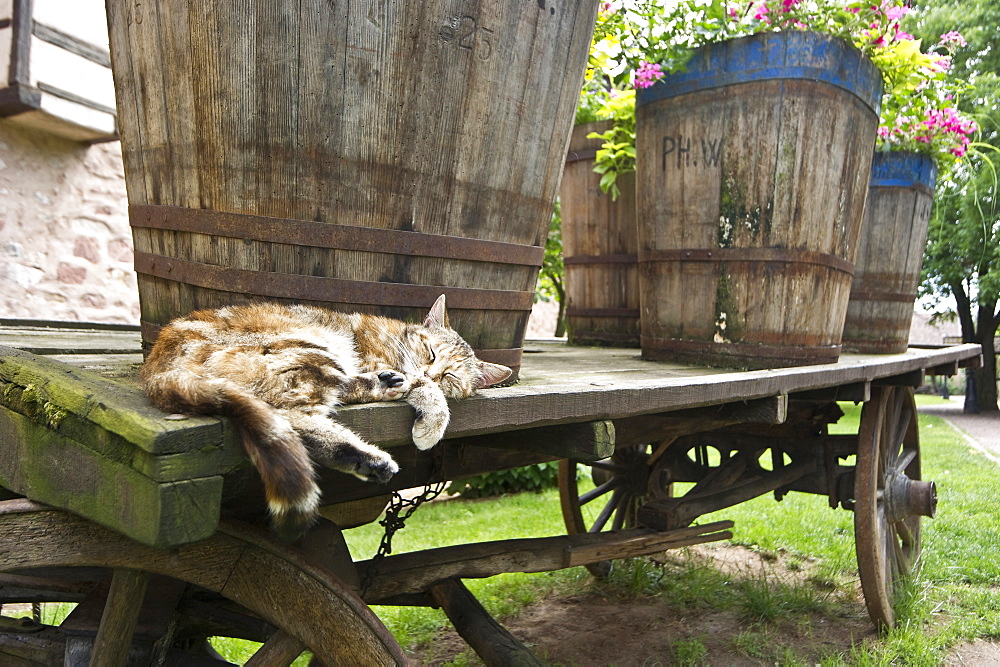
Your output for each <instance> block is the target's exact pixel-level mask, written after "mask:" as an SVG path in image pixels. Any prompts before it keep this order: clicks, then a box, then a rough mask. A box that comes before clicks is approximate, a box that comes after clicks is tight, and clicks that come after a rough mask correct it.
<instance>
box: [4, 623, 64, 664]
mask: <svg viewBox="0 0 1000 667" xmlns="http://www.w3.org/2000/svg"><path fill="white" fill-rule="evenodd" d="M64 650H65V640H64V638H63V636H62V634H60V632H59V631H58V630H56V629H55V628H47V629H45V630H42V631H40V632H31V633H25V634H21V633H17V634H15V633H11V632H0V664H2V665H4V667H38V665H60V664H62V659H63V652H64Z"/></svg>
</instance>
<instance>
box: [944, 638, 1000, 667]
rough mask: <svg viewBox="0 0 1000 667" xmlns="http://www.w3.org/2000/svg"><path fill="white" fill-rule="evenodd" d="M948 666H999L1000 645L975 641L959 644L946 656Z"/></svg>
mask: <svg viewBox="0 0 1000 667" xmlns="http://www.w3.org/2000/svg"><path fill="white" fill-rule="evenodd" d="M946 664H948V665H1000V643H997V642H990V641H976V642H967V643H965V644H959V645H958V646H956V647H955V648H954V649H953V650H952V652H951V655H949V656H948V661H947V663H946Z"/></svg>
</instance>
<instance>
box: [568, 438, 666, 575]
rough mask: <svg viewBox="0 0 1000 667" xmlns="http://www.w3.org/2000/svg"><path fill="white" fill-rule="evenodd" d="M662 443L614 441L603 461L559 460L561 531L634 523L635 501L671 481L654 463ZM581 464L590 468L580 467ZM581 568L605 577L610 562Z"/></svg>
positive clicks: (618, 527) (662, 491)
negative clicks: (616, 444)
mask: <svg viewBox="0 0 1000 667" xmlns="http://www.w3.org/2000/svg"><path fill="white" fill-rule="evenodd" d="M666 444H668V443H657V444H656V445H653V446H651V445H633V446H628V447H618V448H616V449H615V453H614V454H612V455H611V457H610V458H607V459H604V460H603V461H593V462H580V461H575V460H571V459H563V460H562V461H560V462H559V498H560V501H561V505H562V513H563V521H564V522H565V524H566V532H567V533H569V534H570V535H575V534H578V533H598V532H601V531H605V530H621V529H622V528H632V527H634V526H635V525H636V523H637V522H636V514H637V512H638V510H639V507H640V506H642V505H643V504H644V503H646V502H647V501H648V500H650V499H651V498H652V497H666V496H669V495H670V485H669V483H660V482H659V478H660V475H659V470H658V469H657V463H658V462H659V460H660V456H661V455H662V453H663V450H664V449H665V448H666ZM586 468H589V469H590V473H589V474H587V473H586V472H584V469H586ZM581 473H582V474H581ZM586 568H587V569H588V570H590V572H591V574H593V575H594V576H595V577H606V576H607V575H608V573H609V572H610V571H611V562H610V561H600V562H598V563H593V564H590V565H587V566H586Z"/></svg>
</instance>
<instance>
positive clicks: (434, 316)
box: [424, 294, 451, 329]
mask: <svg viewBox="0 0 1000 667" xmlns="http://www.w3.org/2000/svg"><path fill="white" fill-rule="evenodd" d="M424 326H425V327H444V328H445V329H450V328H451V327H450V326H449V325H448V311H447V310H445V307H444V294H442V295H441V296H439V297H438V298H437V301H435V302H434V305H433V306H431V312H429V313H427V317H425V318H424Z"/></svg>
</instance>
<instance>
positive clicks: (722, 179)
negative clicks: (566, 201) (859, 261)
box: [636, 31, 882, 368]
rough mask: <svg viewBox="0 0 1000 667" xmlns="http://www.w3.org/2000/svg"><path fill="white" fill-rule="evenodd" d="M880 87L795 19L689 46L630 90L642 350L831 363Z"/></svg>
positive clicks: (875, 77) (755, 362) (737, 362)
mask: <svg viewBox="0 0 1000 667" xmlns="http://www.w3.org/2000/svg"><path fill="white" fill-rule="evenodd" d="M881 93H882V81H881V76H880V74H879V72H878V70H877V69H876V68H875V66H874V65H873V64H872V63H871V62H870V61H869V60H868V59H867V58H864V57H863V56H862V55H861V54H860V53H859V52H858V51H856V50H855V49H854V48H853V47H851V46H850V45H849V44H847V43H846V42H843V41H841V40H839V39H836V38H833V37H830V36H827V35H821V34H816V33H809V32H799V31H788V32H782V33H764V34H760V35H755V36H753V37H747V38H743V39H738V40H732V41H728V42H723V43H719V44H715V45H711V46H707V47H703V48H701V49H698V50H697V51H696V53H695V56H694V57H693V59H692V60H691V62H690V63H689V66H688V71H687V72H685V73H682V74H677V75H672V76H668V77H665V78H664V79H662V80H660V81H659V82H657V83H656V84H655V85H654V86H652V87H650V88H647V89H646V90H644V91H641V92H640V93H639V96H638V101H637V104H638V107H637V114H636V120H637V127H636V132H637V140H636V150H637V169H638V171H637V174H638V178H637V188H638V198H637V205H638V208H637V219H638V221H639V284H640V301H641V308H642V315H641V320H642V354H643V356H644V357H647V358H652V359H670V360H677V361H682V362H686V363H696V364H708V365H720V366H729V367H737V368H768V367H779V366H793V365H802V364H816V363H827V362H832V361H836V359H837V358H838V357H839V354H840V349H841V346H840V338H841V333H842V328H843V324H844V315H845V312H846V309H847V299H848V295H849V293H850V287H851V275H852V273H853V269H854V259H855V253H856V252H857V239H858V232H859V229H860V226H861V219H862V213H863V209H864V202H865V196H866V195H867V191H868V176H869V170H870V169H871V160H872V149H873V147H874V142H875V130H876V127H877V125H878V110H879V105H880V101H881Z"/></svg>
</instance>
